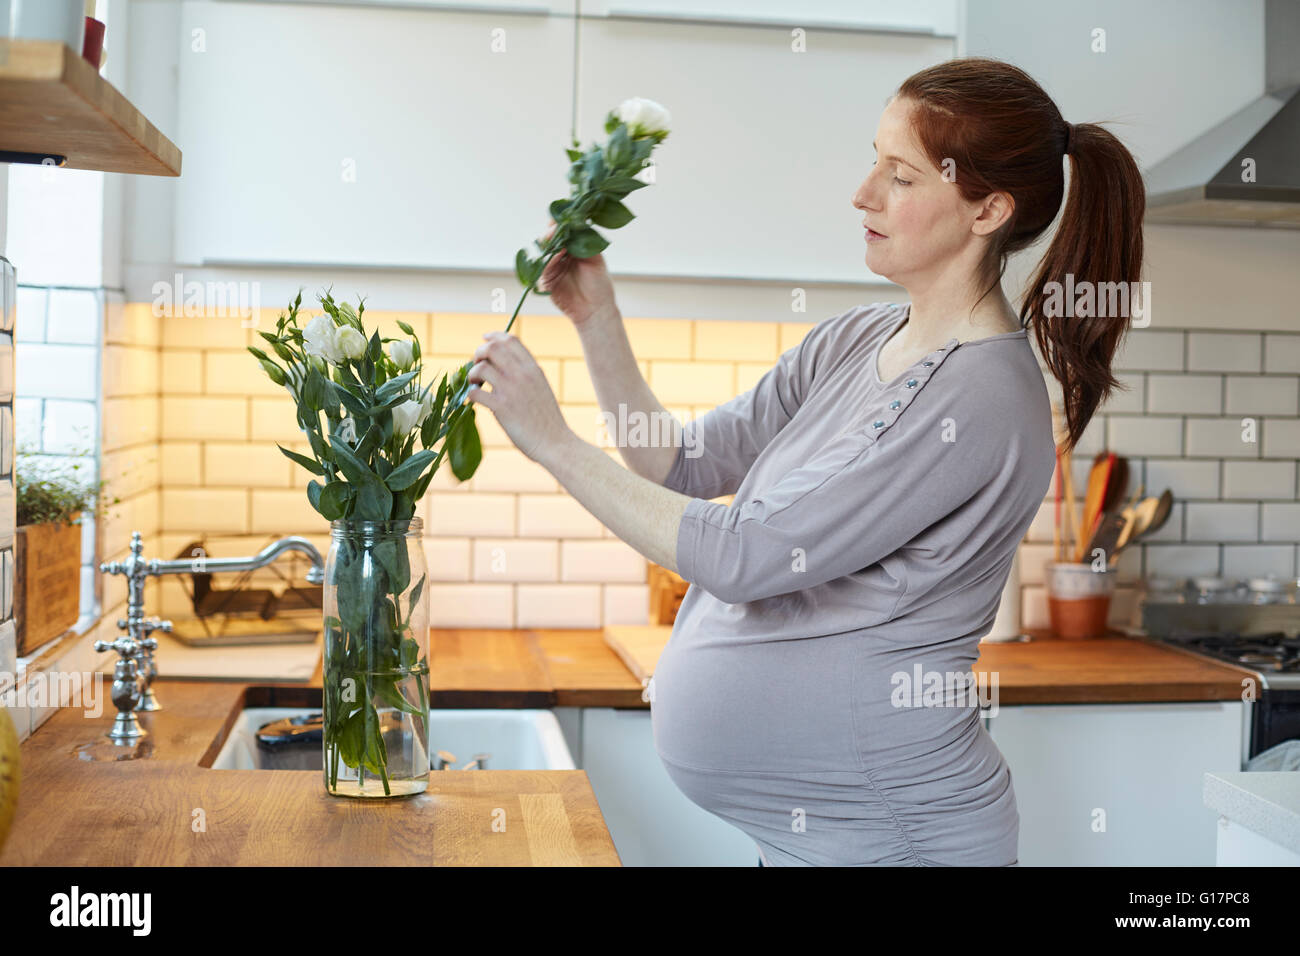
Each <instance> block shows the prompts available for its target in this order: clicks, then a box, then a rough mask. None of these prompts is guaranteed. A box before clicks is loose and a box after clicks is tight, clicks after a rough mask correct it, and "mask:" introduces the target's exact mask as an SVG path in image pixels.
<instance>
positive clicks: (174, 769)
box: [0, 678, 619, 866]
mask: <svg viewBox="0 0 1300 956" xmlns="http://www.w3.org/2000/svg"><path fill="white" fill-rule="evenodd" d="M154 687H155V690H156V691H157V693H158V697H159V699H160V700H161V702H162V704H163V708H164V709H163V710H160V711H157V712H156V713H144V714H140V715H139V717H140V722H141V723H142V724H143V725H144V726H145V728H146V729H147V730H149V731H150V736H149V737H147V738H145V740H144V741H143V742H141V744H139V745H137V746H136V747H117V748H115V747H114V746H113V745H112V744H111V743H110V742H109V741H107V739H106V738H104V737H103V736H102V735H103V734H104V732H105V731H106V730H107V729H108V728H109V727H110V726H111V725H112V720H113V714H114V711H113V710H112V707H111V705H107V707H106V712H105V713H104V714H102V715H100V716H99V717H96V718H87V717H84V716H83V715H82V712H81V711H80V710H79V709H74V708H61V709H59V710H58V711H56V712H55V713H54V715H53V716H52V717H50V718H49V720H47V721H46V722H45V723H44V724H42V725H41V727H40V728H39V729H38V730H37V731H36V732H35V733H34V734H32V736H31V737H29V738H28V739H27V740H26V741H24V742H23V744H22V747H21V760H22V784H21V788H20V791H19V800H18V811H17V815H16V817H15V819H14V824H13V829H12V831H11V832H10V834H9V839H8V841H7V843H6V844H5V846H4V849H3V851H0V865H8V866H33V865H41V866H209V865H212V866H375V865H398V866H410V865H418V866H430V865H439V864H441V865H450V866H473V865H486V866H584V865H585V866H618V865H619V858H618V854H617V852H616V851H615V849H614V843H613V840H612V839H611V838H610V835H609V830H608V829H607V828H606V826H605V820H604V817H602V816H601V813H600V808H599V806H598V805H597V803H596V797H595V794H594V793H593V792H592V789H591V784H590V783H589V781H588V780H587V775H586V773H584V772H583V771H581V770H545V771H541V770H539V771H525V770H488V771H476V770H465V771H449V770H444V771H438V772H436V773H432V774H430V779H429V789H428V790H427V791H426V792H425V793H422V794H417V795H415V796H411V797H401V798H395V799H392V800H357V799H352V798H347V797H332V796H330V795H329V794H327V793H326V792H325V787H324V784H323V782H322V780H321V775H320V773H319V772H317V771H310V770H212V769H210V764H211V763H212V760H213V759H214V758H215V757H216V754H217V751H218V749H219V748H220V745H221V743H222V742H223V741H224V739H225V735H226V731H227V729H228V728H229V726H230V724H231V723H232V722H233V720H234V718H235V716H236V715H237V713H238V712H239V710H241V709H242V708H243V707H244V706H245V703H247V704H248V705H249V706H311V705H313V704H314V705H315V706H319V701H320V695H319V691H318V690H317V689H313V688H309V687H303V686H301V685H288V684H281V685H269V686H259V685H252V686H250V685H245V684H232V683H217V682H200V681H167V680H163V679H162V678H159V679H158V680H157V681H156V682H155V685H154ZM105 690H107V686H106V687H105ZM131 755H134V756H135V757H136V759H117V760H112V757H114V756H119V757H120V756H131ZM104 756H108V757H109V758H110V759H109V760H103V759H91V758H102V757H104ZM499 810H504V811H505V817H504V820H505V828H504V830H502V831H500V832H498V831H497V830H494V826H493V824H494V821H495V820H496V819H499ZM198 820H202V823H203V829H202V830H201V831H199V832H196V821H198Z"/></svg>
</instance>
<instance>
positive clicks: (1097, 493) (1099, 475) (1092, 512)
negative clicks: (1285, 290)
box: [1074, 451, 1115, 564]
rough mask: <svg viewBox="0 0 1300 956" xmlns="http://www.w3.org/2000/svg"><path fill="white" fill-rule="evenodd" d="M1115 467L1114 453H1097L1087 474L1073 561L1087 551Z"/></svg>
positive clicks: (1079, 559) (1080, 558)
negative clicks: (1086, 484) (1081, 522)
mask: <svg viewBox="0 0 1300 956" xmlns="http://www.w3.org/2000/svg"><path fill="white" fill-rule="evenodd" d="M1114 467H1115V454H1114V452H1109V453H1108V452H1104V451H1102V452H1098V453H1097V457H1096V458H1094V459H1093V462H1092V468H1091V470H1090V471H1089V472H1088V490H1087V492H1086V494H1085V497H1084V499H1083V524H1082V525H1081V526H1080V528H1079V542H1078V544H1077V545H1076V546H1075V551H1074V561H1075V563H1076V564H1077V563H1079V562H1081V561H1082V560H1083V556H1084V554H1085V553H1086V551H1087V549H1088V542H1089V541H1091V540H1092V536H1093V535H1094V534H1095V533H1096V531H1097V522H1098V519H1099V518H1100V517H1101V505H1102V501H1103V500H1105V497H1106V486H1107V485H1108V484H1109V482H1110V475H1111V471H1112V469H1113V468H1114Z"/></svg>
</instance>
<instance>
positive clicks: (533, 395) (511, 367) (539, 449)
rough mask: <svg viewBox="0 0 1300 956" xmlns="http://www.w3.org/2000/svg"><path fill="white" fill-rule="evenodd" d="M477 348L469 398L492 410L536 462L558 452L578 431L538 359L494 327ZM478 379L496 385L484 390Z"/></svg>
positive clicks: (522, 450)
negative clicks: (560, 404)
mask: <svg viewBox="0 0 1300 956" xmlns="http://www.w3.org/2000/svg"><path fill="white" fill-rule="evenodd" d="M484 338H486V339H487V341H486V342H484V343H483V344H482V345H480V346H479V347H478V348H477V349H475V350H474V356H473V357H474V361H475V364H474V366H473V367H472V368H471V369H470V370H469V374H468V376H467V380H468V381H469V382H470V383H471V385H470V388H469V391H468V392H467V393H466V397H467V398H468V399H469V400H470V401H472V402H478V403H479V404H482V405H486V406H487V407H488V408H490V409H492V414H494V415H495V416H496V418H497V422H499V423H500V425H501V427H502V428H503V429H505V433H506V434H507V435H509V436H510V440H511V441H512V442H514V443H515V447H516V448H518V449H519V450H520V451H521V452H523V453H524V454H525V455H527V456H528V457H529V458H530V459H532V460H533V461H535V462H538V463H541V461H542V459H543V458H544V457H545V456H546V455H547V454H548V453H550V452H552V451H554V450H555V449H556V448H557V447H558V446H559V445H560V444H561V443H562V442H563V441H564V440H565V439H567V438H569V437H571V436H572V435H573V430H572V429H571V428H569V425H568V423H567V422H565V420H564V416H563V415H562V414H560V406H559V404H558V403H557V402H556V401H555V393H554V392H552V391H551V385H550V383H549V382H548V381H547V380H546V375H545V374H544V373H543V372H542V369H541V367H540V366H539V365H538V364H537V360H536V359H534V358H533V356H532V353H531V352H529V351H528V349H527V348H525V347H524V343H523V342H521V341H519V338H518V337H517V336H514V335H507V334H506V333H504V332H489V333H487V335H485V336H484ZM479 383H486V384H488V385H491V386H492V389H491V391H488V390H485V389H483V388H482V387H481V385H480V384H479Z"/></svg>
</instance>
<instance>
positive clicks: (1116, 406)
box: [1053, 372, 1147, 414]
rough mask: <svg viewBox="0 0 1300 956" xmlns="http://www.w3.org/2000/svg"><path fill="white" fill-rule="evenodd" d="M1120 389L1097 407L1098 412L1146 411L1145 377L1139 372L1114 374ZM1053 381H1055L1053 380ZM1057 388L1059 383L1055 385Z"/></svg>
mask: <svg viewBox="0 0 1300 956" xmlns="http://www.w3.org/2000/svg"><path fill="white" fill-rule="evenodd" d="M1115 378H1116V379H1118V380H1119V382H1120V387H1119V388H1116V389H1115V391H1114V393H1113V394H1112V395H1111V397H1110V401H1108V402H1105V403H1104V404H1103V405H1101V406H1099V407H1098V411H1099V412H1125V413H1133V414H1141V413H1142V412H1143V411H1146V410H1147V409H1146V376H1144V375H1143V374H1142V373H1141V372H1116V373H1115ZM1053 381H1055V379H1053ZM1057 384H1058V386H1059V384H1060V383H1059V382H1058V383H1057Z"/></svg>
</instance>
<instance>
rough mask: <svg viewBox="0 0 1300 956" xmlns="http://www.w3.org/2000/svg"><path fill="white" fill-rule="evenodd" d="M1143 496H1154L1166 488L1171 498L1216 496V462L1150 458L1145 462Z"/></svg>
mask: <svg viewBox="0 0 1300 956" xmlns="http://www.w3.org/2000/svg"><path fill="white" fill-rule="evenodd" d="M1145 484H1146V491H1145V492H1143V494H1144V495H1147V496H1150V497H1153V498H1154V497H1157V496H1158V495H1160V493H1161V492H1163V491H1164V490H1165V489H1166V488H1168V489H1169V491H1170V492H1171V493H1172V494H1173V496H1174V499H1175V501H1178V500H1182V499H1185V498H1217V497H1219V463H1218V462H1217V461H1192V460H1181V461H1171V460H1169V459H1167V458H1152V459H1150V460H1149V461H1148V462H1147V463H1146V481H1145Z"/></svg>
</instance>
